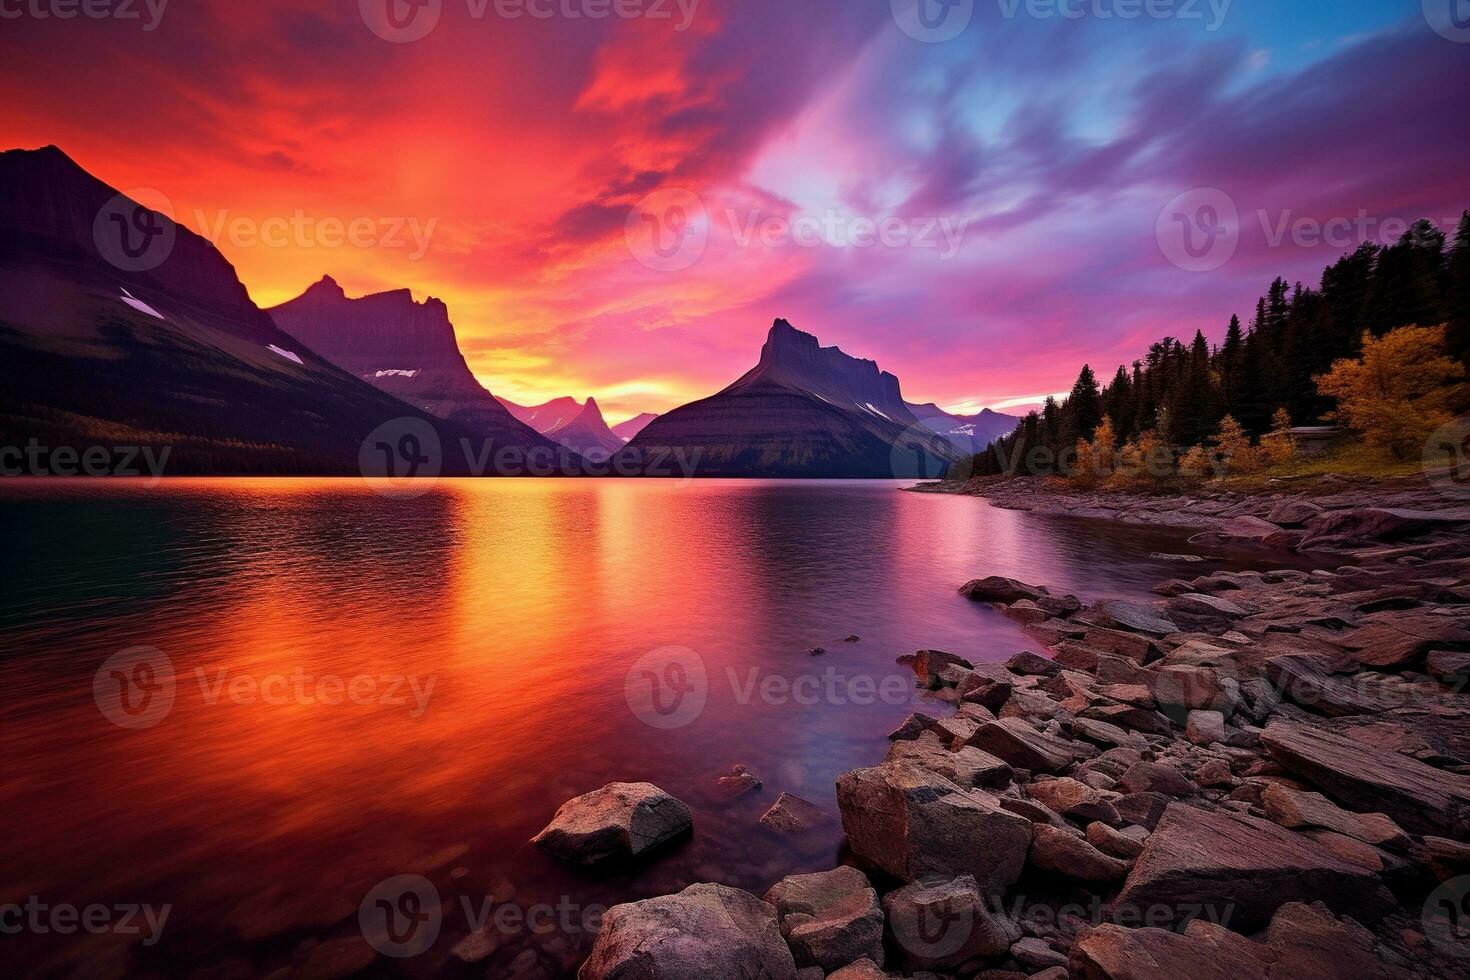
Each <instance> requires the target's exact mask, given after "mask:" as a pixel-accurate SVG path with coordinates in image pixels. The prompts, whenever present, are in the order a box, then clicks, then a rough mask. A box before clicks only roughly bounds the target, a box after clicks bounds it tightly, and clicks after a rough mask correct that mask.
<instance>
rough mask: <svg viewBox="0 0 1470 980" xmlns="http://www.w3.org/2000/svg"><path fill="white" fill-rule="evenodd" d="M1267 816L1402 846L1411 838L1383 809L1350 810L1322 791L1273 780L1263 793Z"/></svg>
mask: <svg viewBox="0 0 1470 980" xmlns="http://www.w3.org/2000/svg"><path fill="white" fill-rule="evenodd" d="M1261 806H1262V807H1264V808H1265V810H1266V816H1267V817H1269V818H1270V819H1272V820H1274V821H1276V822H1277V823H1279V824H1281V826H1283V827H1285V828H1287V829H1288V830H1298V829H1301V828H1305V827H1322V828H1324V829H1326V830H1333V831H1336V832H1337V833H1339V834H1346V835H1347V836H1349V837H1352V838H1355V839H1357V840H1360V841H1363V842H1365V843H1368V844H1372V845H1374V846H1376V847H1389V848H1394V849H1398V850H1402V849H1404V848H1406V847H1408V845H1409V838H1408V835H1406V834H1405V833H1404V832H1403V831H1402V830H1400V829H1399V826H1398V824H1396V823H1394V822H1393V821H1392V820H1390V819H1389V818H1388V817H1386V816H1384V815H1383V814H1381V813H1349V812H1348V811H1347V810H1344V809H1342V808H1341V807H1339V806H1337V805H1336V804H1334V803H1333V802H1332V801H1331V800H1329V799H1328V798H1327V797H1325V796H1323V795H1322V794H1321V793H1304V792H1302V791H1300V790H1295V789H1292V788H1291V787H1289V786H1283V785H1282V784H1281V783H1270V784H1269V785H1267V786H1266V789H1265V791H1264V792H1263V793H1262V794H1261Z"/></svg>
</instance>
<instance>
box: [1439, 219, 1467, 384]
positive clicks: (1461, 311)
mask: <svg viewBox="0 0 1470 980" xmlns="http://www.w3.org/2000/svg"><path fill="white" fill-rule="evenodd" d="M1446 278H1447V279H1448V282H1447V284H1446V286H1445V304H1446V307H1447V309H1446V310H1445V312H1446V314H1447V320H1448V330H1447V332H1446V336H1445V348H1446V349H1447V350H1448V351H1449V353H1450V356H1452V357H1458V358H1459V359H1460V361H1461V362H1462V363H1463V364H1464V365H1465V366H1466V368H1467V369H1470V211H1466V212H1465V213H1464V214H1463V215H1461V216H1460V227H1459V228H1458V229H1457V230H1456V231H1455V247H1454V250H1453V251H1452V252H1451V253H1450V259H1449V263H1448V266H1447V269H1446Z"/></svg>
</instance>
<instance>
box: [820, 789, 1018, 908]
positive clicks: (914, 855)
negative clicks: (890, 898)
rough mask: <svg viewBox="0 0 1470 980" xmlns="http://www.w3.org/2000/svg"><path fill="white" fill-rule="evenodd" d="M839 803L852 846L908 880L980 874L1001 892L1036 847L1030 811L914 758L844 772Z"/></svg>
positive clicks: (983, 884) (990, 887) (985, 882)
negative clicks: (1011, 807)
mask: <svg viewBox="0 0 1470 980" xmlns="http://www.w3.org/2000/svg"><path fill="white" fill-rule="evenodd" d="M837 803H838V806H839V807H840V808H841V810H842V828H843V830H845V831H846V832H847V837H848V841H849V843H850V844H851V846H852V850H853V852H854V853H855V854H857V855H858V856H859V857H861V858H863V859H864V860H866V861H868V862H869V863H871V864H873V865H875V866H877V867H879V868H881V869H883V870H884V871H886V872H888V873H889V874H891V875H893V876H894V877H895V878H899V879H902V880H903V881H917V880H919V879H920V878H925V877H945V878H958V877H961V876H963V875H973V876H974V877H975V879H976V881H978V882H979V883H980V885H981V887H983V888H984V889H985V890H986V891H987V892H1001V891H1004V890H1005V889H1006V888H1007V887H1009V886H1010V885H1011V884H1013V883H1014V882H1015V881H1016V879H1017V878H1018V877H1019V876H1020V874H1021V868H1022V866H1023V865H1024V864H1025V862H1026V852H1027V850H1028V849H1029V848H1030V847H1031V823H1030V821H1028V820H1027V819H1026V818H1025V817H1021V816H1017V815H1016V814H1014V813H1010V812H1008V811H1006V810H1004V809H1002V808H1001V806H1000V805H999V803H998V802H997V800H996V798H995V797H993V796H990V795H989V794H987V793H984V792H981V791H979V790H973V791H966V790H964V789H962V788H961V787H960V786H958V785H956V784H955V783H953V782H951V781H950V780H948V779H945V778H944V777H943V776H940V775H938V774H937V773H933V772H930V771H929V770H927V769H924V768H923V767H922V766H918V765H915V764H913V763H911V762H896V763H888V764H885V765H882V766H878V767H875V768H872V769H854V770H852V771H851V772H846V773H843V774H842V775H841V776H839V777H838V778H837Z"/></svg>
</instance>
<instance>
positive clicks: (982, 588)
mask: <svg viewBox="0 0 1470 980" xmlns="http://www.w3.org/2000/svg"><path fill="white" fill-rule="evenodd" d="M1046 594H1047V592H1046V589H1044V588H1040V587H1038V586H1035V585H1027V584H1026V583H1025V582H1018V581H1016V580H1015V579H1013V578H1004V577H1002V576H1000V575H991V576H988V577H986V578H977V579H975V580H974V581H971V582H966V583H965V584H964V585H962V586H960V595H962V596H964V597H965V598H966V599H972V600H974V601H975V602H999V603H1003V604H1009V603H1012V602H1020V601H1021V600H1022V599H1030V600H1031V601H1032V602H1035V601H1036V600H1037V599H1040V598H1041V597H1042V596H1044V595H1046Z"/></svg>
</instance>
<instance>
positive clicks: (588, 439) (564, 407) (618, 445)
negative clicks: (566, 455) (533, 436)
mask: <svg viewBox="0 0 1470 980" xmlns="http://www.w3.org/2000/svg"><path fill="white" fill-rule="evenodd" d="M499 401H500V403H501V404H502V405H504V406H505V407H506V409H508V410H509V411H510V414H511V415H514V416H515V417H516V418H517V419H519V420H520V421H522V422H524V423H525V424H526V425H529V426H531V427H532V428H533V429H535V430H536V431H537V432H539V433H541V434H542V435H544V436H546V437H548V438H550V439H555V440H556V441H557V442H558V443H560V444H561V445H563V446H566V447H567V448H568V449H572V450H575V451H576V452H578V453H580V454H581V455H583V456H590V457H593V458H599V457H600V458H606V457H608V456H611V455H612V454H613V453H616V452H617V451H618V450H620V449H622V448H623V446H624V444H625V443H626V442H627V441H628V440H626V439H624V438H622V437H620V436H619V435H618V434H617V433H616V432H614V431H613V430H612V429H610V428H608V425H607V422H606V421H605V420H604V419H603V417H602V410H601V409H600V408H598V407H597V399H595V398H588V399H587V401H586V403H585V404H578V403H577V400H576V399H575V398H554V399H552V400H551V401H549V402H545V403H544V404H541V405H533V406H531V407H529V408H528V407H526V406H524V405H517V404H516V403H515V402H512V401H508V400H506V399H504V398H501V399H499Z"/></svg>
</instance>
